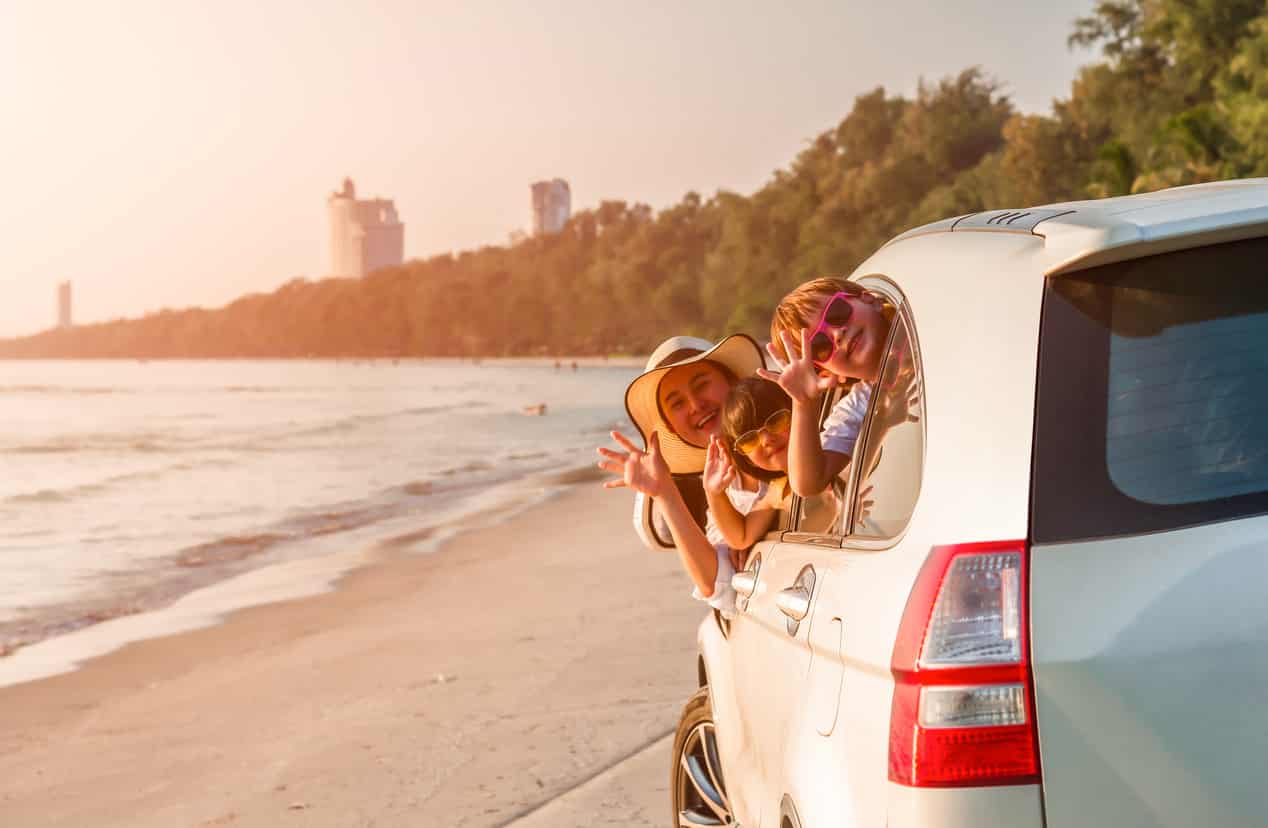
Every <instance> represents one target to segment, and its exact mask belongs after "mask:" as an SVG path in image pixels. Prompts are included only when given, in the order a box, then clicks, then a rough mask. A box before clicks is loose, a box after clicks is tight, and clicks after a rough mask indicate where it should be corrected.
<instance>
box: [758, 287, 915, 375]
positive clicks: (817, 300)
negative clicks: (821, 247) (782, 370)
mask: <svg viewBox="0 0 1268 828" xmlns="http://www.w3.org/2000/svg"><path fill="white" fill-rule="evenodd" d="M837 293H848V294H850V295H851V296H862V295H863V294H864V293H867V290H866V289H865V288H864V287H863V286H862V285H860V284H859V283H858V282H851V281H850V280H849V279H847V278H845V277H844V276H820V277H819V278H818V279H811V280H810V281H809V282H805V283H804V284H801V285H799V286H797V287H796V288H794V289H793V290H792V291H790V292H789V293H788V295H787V296H785V297H784V298H783V299H780V300H779V305H778V306H777V307H776V308H775V315H774V316H773V317H771V321H770V342H771V345H772V346H774V349H775V352H776V355H777V356H778V357H779V358H780V360H782V361H784V362H787V361H788V353H787V351H785V350H784V342H783V340H782V338H781V337H780V335H779V334H780V332H782V331H788V333H790V334H792V336H793V343H794V345H796V347H797V348H798V353H797V355H798V356H800V355H801V351H800V348H801V340H800V339H799V338H798V335H799V334H800V333H801V330H802V328H809V327H810V326H811V325H813V324H815V323H816V322H818V321H819V320H817V319H815V318H814V313H815V311H817V310H818V309H819V306H820V305H821V304H822V303H823V300H824V299H827V298H828V297H829V296H833V295H834V294H837ZM873 295H875V294H873ZM878 298H879V297H878ZM882 312H883V313H884V314H885V317H886V318H887V319H893V318H894V307H893V305H891V304H889V303H888V302H885V303H884V305H883V306H882Z"/></svg>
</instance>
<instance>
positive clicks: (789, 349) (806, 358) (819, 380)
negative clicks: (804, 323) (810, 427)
mask: <svg viewBox="0 0 1268 828" xmlns="http://www.w3.org/2000/svg"><path fill="white" fill-rule="evenodd" d="M779 338H780V341H781V342H782V343H783V345H784V353H786V354H788V362H787V364H784V365H782V366H781V367H782V369H783V370H781V371H780V372H779V373H775V372H773V371H768V370H766V369H765V368H759V369H758V370H757V375H758V376H759V377H761V378H762V379H768V380H770V381H771V382H775V383H778V384H779V387H780V388H782V389H784V390H785V391H786V392H788V396H790V397H792V399H793V402H797V403H802V404H803V405H804V404H807V403H813V402H814V401H815V400H817V399H819V397H820V395H822V394H823V392H824V391H827V390H828V389H829V388H832V387H833V386H835V385H836V384H837V378H836V377H834V376H833V375H831V374H828V375H827V376H822V375H820V373H819V367H818V366H817V365H815V364H814V360H812V359H811V358H810V332H809V331H807V330H806V329H805V328H802V330H801V351H800V352H798V351H797V349H796V347H795V340H794V339H793V336H792V334H791V333H789V332H788V331H780V332H779ZM766 350H767V351H768V352H769V353H770V355H771V357H772V358H774V360H775V364H776V365H779V364H780V362H779V354H778V353H776V351H775V347H774V344H773V343H772V344H769V345H767V346H766Z"/></svg>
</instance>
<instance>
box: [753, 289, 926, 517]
mask: <svg viewBox="0 0 1268 828" xmlns="http://www.w3.org/2000/svg"><path fill="white" fill-rule="evenodd" d="M894 314H895V309H894V306H893V305H890V304H889V303H887V302H885V301H884V300H883V299H881V298H880V297H879V296H877V295H875V294H873V293H870V292H868V291H867V290H866V289H864V288H863V287H862V286H860V285H859V284H857V283H855V282H851V281H849V280H847V279H844V278H841V277H835V276H828V277H824V278H820V279H813V280H811V281H809V282H806V283H805V284H803V285H801V286H800V287H798V288H797V289H795V290H793V291H792V292H791V293H789V294H788V295H787V296H785V297H784V298H783V299H782V300H780V303H779V306H778V307H777V308H776V309H775V315H774V318H773V319H772V320H771V343H770V345H768V346H767V349H768V350H769V351H770V354H771V356H773V357H775V359H776V361H777V362H778V363H780V364H782V365H783V366H784V368H783V371H782V372H781V373H779V374H775V373H773V372H770V371H767V370H765V369H763V370H761V371H758V374H759V375H760V376H762V377H764V378H766V379H769V380H772V381H774V382H777V383H779V385H780V387H781V388H783V389H784V390H785V391H786V392H788V396H789V397H791V398H792V428H791V432H790V435H789V441H788V443H789V445H788V481H789V484H790V485H791V487H792V490H793V491H794V492H796V493H797V494H799V495H802V496H803V497H812V496H814V495H816V494H818V493H819V492H822V491H824V490H825V489H827V488H828V487H829V486H830V485H831V484H832V481H833V480H835V479H836V477H837V475H839V474H840V473H841V471H842V470H843V469H844V468H845V466H846V464H848V463H849V462H850V457H851V456H852V455H853V454H854V444H855V442H856V441H857V440H858V434H859V429H860V427H861V426H862V424H863V418H864V416H865V415H866V414H867V406H868V402H869V400H870V398H871V394H872V386H873V385H874V384H875V383H876V381H877V379H878V374H879V370H880V365H881V359H882V357H883V356H884V354H885V345H886V342H887V341H888V339H889V329H890V325H891V324H892V322H893V319H894ZM851 380H853V381H855V382H854V383H853V385H852V386H851V387H850V390H849V393H847V394H846V395H845V396H844V397H842V398H841V401H840V402H838V403H837V404H836V405H835V406H834V407H833V409H832V411H831V413H830V414H829V415H828V418H827V420H825V421H824V424H823V430H822V432H820V430H819V408H820V398H821V397H822V396H823V393H824V392H825V391H827V390H829V389H831V388H833V387H835V386H837V385H839V384H841V383H843V382H848V381H851ZM912 381H913V382H914V378H913V380H912ZM914 393H915V392H914V388H913V387H912V386H910V385H908V386H907V387H904V388H902V389H897V393H896V394H893V395H887V397H888V396H894V397H895V399H894V400H887V402H886V405H885V412H884V413H885V418H884V419H885V420H886V422H885V423H882V426H885V425H886V424H888V420H890V419H893V418H899V419H906V418H907V416H908V414H907V412H908V409H909V406H911V405H914V404H915V403H916V402H917V401H916V399H915V397H914Z"/></svg>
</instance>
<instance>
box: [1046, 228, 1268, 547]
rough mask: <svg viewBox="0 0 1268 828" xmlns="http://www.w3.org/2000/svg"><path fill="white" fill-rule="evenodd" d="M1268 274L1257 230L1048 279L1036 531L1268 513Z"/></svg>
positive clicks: (1120, 530) (1106, 531)
mask: <svg viewBox="0 0 1268 828" xmlns="http://www.w3.org/2000/svg"><path fill="white" fill-rule="evenodd" d="M1266 277H1268V239H1257V240H1254V241H1248V242H1236V243H1231V244H1223V245H1217V246H1211V247H1203V248H1197V249H1194V250H1188V251H1183V252H1179V253H1171V254H1166V255H1161V256H1153V257H1149V258H1145V259H1138V260H1134V261H1130V262H1123V263H1119V264H1113V265H1106V266H1103V267H1100V268H1096V269H1093V270H1088V271H1084V272H1081V273H1078V274H1074V275H1071V276H1062V277H1058V278H1056V279H1053V280H1050V281H1049V284H1048V287H1047V291H1046V294H1045V300H1044V319H1043V328H1042V333H1041V336H1040V373H1039V396H1038V402H1039V408H1038V416H1037V423H1036V442H1035V468H1034V497H1033V499H1032V510H1033V515H1032V518H1033V520H1032V529H1033V533H1034V537H1035V540H1036V541H1037V542H1049V541H1059V540H1076V539H1085V538H1093V537H1113V536H1117V535H1124V534H1134V533H1140V532H1149V531H1159V530H1163V529H1172V528H1178V527H1181V526H1191V525H1195V524H1198V523H1204V522H1208V521H1213V520H1227V519H1229V518H1234V517H1240V516H1243V515H1251V514H1260V513H1264V512H1268V278H1266Z"/></svg>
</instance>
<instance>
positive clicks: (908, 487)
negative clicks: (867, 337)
mask: <svg viewBox="0 0 1268 828" xmlns="http://www.w3.org/2000/svg"><path fill="white" fill-rule="evenodd" d="M923 411H924V387H923V376H922V369H921V365H920V356H919V353H918V349H917V347H916V339H915V336H914V335H913V326H912V320H911V318H910V315H909V312H908V310H907V309H906V308H905V307H900V308H899V309H898V310H897V312H896V313H895V315H894V323H893V326H892V327H891V329H890V337H889V345H888V347H887V349H886V355H885V360H884V362H883V363H882V368H881V377H880V380H879V381H878V382H877V383H876V386H875V387H874V388H873V389H872V395H871V403H870V407H869V410H868V415H867V421H866V422H865V423H864V424H863V431H862V433H861V434H860V435H859V442H858V446H859V450H858V451H856V454H855V458H854V462H852V463H851V464H850V465H852V466H855V468H854V469H853V473H854V474H855V475H857V478H856V483H855V486H854V489H853V492H854V494H853V503H852V508H851V510H850V520H851V525H850V530H849V532H848V533H847V535H848V536H849V537H851V538H858V539H863V540H886V539H889V538H894V537H897V536H898V535H900V534H902V532H903V530H904V529H906V528H907V523H908V521H910V520H911V515H912V512H913V511H915V508H916V499H917V498H918V496H919V495H920V483H921V476H922V472H923V469H924V448H925V446H924V442H925V431H924V423H923V422H922V414H923Z"/></svg>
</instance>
